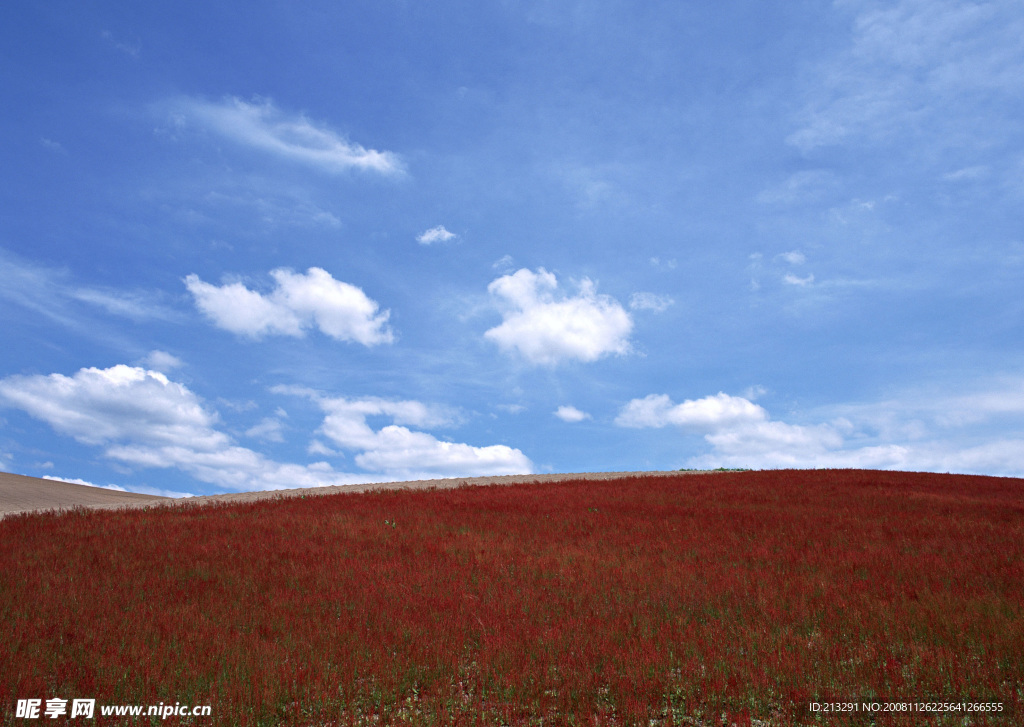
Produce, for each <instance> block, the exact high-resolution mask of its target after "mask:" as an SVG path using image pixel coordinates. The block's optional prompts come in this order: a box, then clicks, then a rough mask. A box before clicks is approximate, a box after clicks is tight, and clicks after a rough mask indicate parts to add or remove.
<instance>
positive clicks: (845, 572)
mask: <svg viewBox="0 0 1024 727" xmlns="http://www.w3.org/2000/svg"><path fill="white" fill-rule="evenodd" d="M609 477H610V478H609V479H598V478H597V477H595V476H587V478H569V479H563V480H561V481H549V482H525V483H521V484H518V485H516V486H514V487H476V486H466V487H457V488H448V489H436V488H434V489H431V488H426V489H424V488H418V489H399V490H394V489H392V490H387V489H384V490H379V489H375V490H371V491H368V492H362V493H354V494H337V495H327V496H323V497H311V496H309V495H310V494H321V493H320V492H316V493H305V494H306V496H305V497H304V496H303V494H302V493H299V494H298V495H297V496H292V497H286V498H276V499H266V498H256V499H250V500H248V501H245V499H244V498H236V499H239V500H240V501H236V502H212V503H210V504H208V505H207V506H199V505H196V504H189V503H186V504H184V505H180V506H176V507H150V508H149V509H125V510H116V511H115V510H86V509H79V510H74V511H71V512H65V513H61V514H58V513H52V512H51V513H33V514H16V515H12V516H9V517H7V518H5V519H4V520H3V521H0V623H2V624H3V626H4V637H3V639H2V640H0V721H2V723H3V724H19V725H25V724H33V723H37V724H38V722H35V721H33V720H25V719H21V718H19V717H17V716H16V713H15V705H16V703H17V701H18V700H19V699H40V700H42V703H43V705H44V706H45V705H46V700H49V699H57V698H60V699H67V700H73V699H77V698H87V699H88V698H94V699H96V702H97V718H96V720H95V722H94V723H99V724H121V723H124V722H125V721H126V718H123V717H122V718H106V719H104V718H103V717H100V716H99V714H98V713H99V709H100V705H157V704H164V705H167V704H175V703H179V702H180V703H181V704H186V705H210V706H211V710H212V711H211V715H212V716H211V717H204V718H196V719H194V720H193V719H192V718H185V717H171V718H169V719H168V720H163V721H162V720H160V719H159V718H151V719H149V720H147V719H141V720H139V722H138V723H139V724H144V723H150V722H152V723H153V724H158V723H168V724H189V723H195V724H218V725H219V724H226V725H277V724H287V725H348V724H365V725H389V724H417V725H419V724H426V725H431V724H437V725H447V724H467V725H468V724H483V725H500V724H504V725H520V724H521V725H528V724H537V725H540V724H544V725H563V724H564V725H570V724H572V725H591V724H601V725H641V724H642V725H651V724H656V725H662V724H665V725H668V724H689V725H696V724H702V725H711V724H722V719H723V717H724V720H725V722H726V723H730V724H731V723H735V724H755V725H758V724H759V725H767V724H770V725H773V727H774V726H782V725H805V724H840V725H844V724H850V725H869V724H877V725H889V724H893V725H920V724H949V725H954V724H955V725H963V724H971V725H1014V724H1021V723H1022V720H1024V619H1022V617H1024V587H1022V585H1021V584H1022V583H1024V480H1019V479H1009V478H989V477H967V476H953V475H933V474H911V473H896V472H873V471H856V470H823V471H770V472H737V473H734V472H726V473H718V474H714V475H697V474H682V473H676V474H661V475H658V476H632V477H611V476H609ZM528 479H531V480H533V479H538V478H537V477H536V476H530V478H528ZM449 484H454V483H451V482H450V483H449ZM86 489H89V488H86ZM115 494H117V493H115ZM292 494H294V493H292ZM137 504H141V503H137ZM815 702H816V703H821V704H839V705H848V704H852V705H854V706H855V707H856V709H850V710H849V711H837V712H831V713H825V712H815V711H812V710H810V709H809V704H811V703H815ZM69 704H70V701H69ZM873 704H877V705H879V708H878V709H877V711H873V710H872V707H871V705H873ZM886 704H890V705H893V708H894V709H899V708H900V707H899V705H904V706H906V708H907V709H909V710H910V711H885V708H884V705H886ZM914 705H917V706H914ZM940 707H941V708H942V711H933V710H936V709H938V708H940ZM43 719H44V720H45V722H46V723H70V724H77V723H79V722H83V723H86V724H89V723H93V722H91V721H89V720H81V719H74V720H71V719H56V720H50V719H46V718H45V717H44V718H43Z"/></svg>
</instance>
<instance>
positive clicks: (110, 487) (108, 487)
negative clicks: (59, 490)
mask: <svg viewBox="0 0 1024 727" xmlns="http://www.w3.org/2000/svg"><path fill="white" fill-rule="evenodd" d="M41 479H44V480H50V481H51V482H66V483H68V484H69V485H84V486H86V487H96V488H99V489H101V490H114V491H115V492H128V490H126V489H125V488H123V487H121V486H120V485H94V484H93V483H92V482H86V481H85V480H82V479H79V478H77V477H55V476H54V475H43V476H42V478H41Z"/></svg>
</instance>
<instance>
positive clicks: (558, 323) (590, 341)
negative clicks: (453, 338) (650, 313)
mask: <svg viewBox="0 0 1024 727" xmlns="http://www.w3.org/2000/svg"><path fill="white" fill-rule="evenodd" d="M487 291H488V292H489V293H490V294H491V297H492V299H493V300H494V302H495V304H496V305H497V306H498V307H499V309H500V310H501V312H502V317H503V319H504V320H503V322H502V323H501V325H499V326H497V327H495V328H491V329H490V330H488V331H487V332H486V333H485V334H484V336H485V337H486V338H487V339H489V340H491V341H494V342H495V343H496V344H498V346H499V347H500V348H501V349H502V350H503V351H506V352H509V353H512V352H515V353H518V354H519V355H520V356H521V357H522V358H524V359H525V360H526V361H528V362H529V363H531V364H537V365H543V366H554V365H556V364H559V363H561V362H563V361H569V360H574V359H575V360H578V361H584V362H591V361H596V360H597V359H599V358H601V357H603V356H607V355H609V354H625V353H628V352H629V351H630V348H631V347H630V343H629V335H630V333H631V332H632V330H633V319H632V318H631V317H630V315H629V314H628V313H627V312H626V310H625V309H624V308H623V307H622V305H621V304H620V303H619V302H618V301H617V300H615V299H614V298H612V297H611V296H607V295H599V294H598V293H597V286H596V284H595V283H594V282H593V281H591V280H590V279H588V278H584V279H583V280H582V281H580V282H579V284H578V292H577V293H576V295H571V296H570V295H564V294H562V295H559V290H558V280H557V279H556V277H555V275H554V274H553V273H549V272H547V271H546V270H544V268H540V269H539V270H538V271H537V272H533V271H531V270H527V269H526V268H523V269H521V270H518V271H517V272H515V273H513V274H511V275H503V276H502V277H500V278H498V279H497V280H495V281H493V282H492V283H491V284H490V285H489V286H487Z"/></svg>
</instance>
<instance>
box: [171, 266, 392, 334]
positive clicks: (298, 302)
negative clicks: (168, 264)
mask: <svg viewBox="0 0 1024 727" xmlns="http://www.w3.org/2000/svg"><path fill="white" fill-rule="evenodd" d="M270 275H271V277H273V278H274V280H275V281H276V283H277V287H276V288H275V289H274V290H273V291H272V292H271V293H270V294H268V295H263V294H261V293H258V292H256V291H254V290H249V289H248V288H246V287H245V286H244V285H243V284H242V283H238V282H235V283H226V284H224V285H221V286H216V285H212V284H210V283H207V282H204V281H203V280H200V278H199V276H198V275H195V274H192V275H189V276H188V277H187V278H185V285H186V287H187V288H188V290H189V292H190V293H192V296H193V297H194V298H195V302H196V305H197V306H198V308H199V309H200V310H201V311H202V312H203V313H204V314H206V316H207V317H208V318H209V319H210V320H211V321H213V323H214V324H215V325H217V326H218V327H220V328H223V329H225V330H228V331H231V332H232V333H237V334H239V335H243V336H248V337H250V338H260V337H262V336H264V335H275V334H276V335H283V336H302V335H304V333H305V331H306V329H308V328H310V327H313V326H315V327H317V328H319V329H320V331H321V332H323V333H324V334H325V335H328V336H330V337H331V338H334V339H336V340H339V341H356V342H358V343H361V344H363V345H364V346H374V345H377V344H380V343H391V342H392V341H393V340H394V334H393V333H392V332H391V330H390V328H388V326H387V320H388V317H389V316H390V312H389V311H386V310H385V311H383V312H379V305H378V304H377V303H376V302H375V301H373V300H371V299H370V298H369V297H367V295H366V294H365V293H364V292H363V291H362V290H361V289H360V288H357V287H356V286H354V285H350V284H349V283H343V282H341V281H339V280H335V279H334V278H333V277H331V275H330V273H328V272H327V271H326V270H322V269H321V268H310V269H309V270H307V271H306V273H305V274H300V273H295V272H293V271H291V270H287V269H284V268H281V269H278V270H274V271H272V272H271V273H270Z"/></svg>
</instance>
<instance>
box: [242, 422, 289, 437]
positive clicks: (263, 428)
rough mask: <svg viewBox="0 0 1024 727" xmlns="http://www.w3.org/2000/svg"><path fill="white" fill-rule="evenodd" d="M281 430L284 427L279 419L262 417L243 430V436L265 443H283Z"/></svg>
mask: <svg viewBox="0 0 1024 727" xmlns="http://www.w3.org/2000/svg"><path fill="white" fill-rule="evenodd" d="M283 428H284V425H283V424H282V423H281V420H280V419H275V418H274V417H263V418H262V419H260V421H259V422H257V423H256V424H254V425H253V426H251V427H249V428H248V429H246V430H245V436H247V437H253V438H254V439H262V440H265V441H267V442H283V441H284V435H283V434H282V433H281V432H282V430H283Z"/></svg>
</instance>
